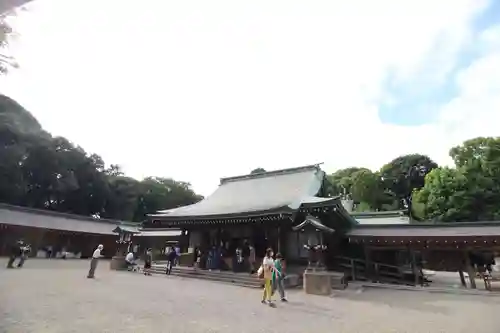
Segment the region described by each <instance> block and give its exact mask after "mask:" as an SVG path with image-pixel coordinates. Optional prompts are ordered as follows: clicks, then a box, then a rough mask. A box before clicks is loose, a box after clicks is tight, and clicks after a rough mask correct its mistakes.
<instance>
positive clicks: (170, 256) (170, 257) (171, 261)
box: [165, 247, 177, 275]
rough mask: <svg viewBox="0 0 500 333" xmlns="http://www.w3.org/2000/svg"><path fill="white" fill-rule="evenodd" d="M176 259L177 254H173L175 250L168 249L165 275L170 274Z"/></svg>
mask: <svg viewBox="0 0 500 333" xmlns="http://www.w3.org/2000/svg"><path fill="white" fill-rule="evenodd" d="M176 257H177V253H176V252H175V249H174V248H173V247H171V248H170V252H168V254H167V259H168V260H167V270H166V272H165V273H166V274H167V275H170V273H172V267H173V266H174V264H175V258H176Z"/></svg>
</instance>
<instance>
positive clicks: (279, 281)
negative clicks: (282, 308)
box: [273, 253, 288, 302]
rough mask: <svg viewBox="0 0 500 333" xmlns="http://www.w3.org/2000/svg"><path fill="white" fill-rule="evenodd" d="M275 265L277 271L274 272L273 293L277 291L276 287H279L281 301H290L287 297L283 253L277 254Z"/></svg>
mask: <svg viewBox="0 0 500 333" xmlns="http://www.w3.org/2000/svg"><path fill="white" fill-rule="evenodd" d="M274 267H275V268H276V271H274V272H273V295H274V293H275V292H276V289H278V291H279V293H280V298H281V301H282V302H288V301H287V299H286V298H285V269H284V267H283V256H282V255H281V253H277V254H276V260H274Z"/></svg>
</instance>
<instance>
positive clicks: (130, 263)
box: [125, 251, 137, 270]
mask: <svg viewBox="0 0 500 333" xmlns="http://www.w3.org/2000/svg"><path fill="white" fill-rule="evenodd" d="M125 265H126V266H127V269H128V270H135V266H137V264H136V263H135V257H134V252H132V251H130V252H129V253H128V254H127V255H126V256H125Z"/></svg>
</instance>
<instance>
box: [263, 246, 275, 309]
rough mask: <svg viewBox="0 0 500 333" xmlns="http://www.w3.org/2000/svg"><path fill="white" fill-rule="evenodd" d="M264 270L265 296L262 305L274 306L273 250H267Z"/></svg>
mask: <svg viewBox="0 0 500 333" xmlns="http://www.w3.org/2000/svg"><path fill="white" fill-rule="evenodd" d="M262 269H263V273H264V294H263V295H262V303H263V304H266V303H267V304H269V305H272V302H271V296H272V281H273V271H275V268H274V260H273V250H272V249H271V248H269V249H267V250H266V256H265V257H264V260H263V261H262Z"/></svg>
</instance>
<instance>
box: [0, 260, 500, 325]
mask: <svg viewBox="0 0 500 333" xmlns="http://www.w3.org/2000/svg"><path fill="white" fill-rule="evenodd" d="M0 264H2V267H0V332H8V333H17V332H19V333H31V332H36V333H56V332H61V333H71V332H75V333H77V332H78V333H79V332H82V333H83V332H85V333H89V332H90V333H92V332H96V333H103V332H112V333H115V332H134V333H138V332H145V333H146V332H167V333H170V332H176V333H184V332H186V333H187V332H189V333H209V332H224V333H225V332H231V333H234V332H239V333H240V332H241V333H246V332H248V333H257V332H259V333H273V332H283V333H294V332H297V333H305V332H318V333H322V332H328V333H330V332H332V333H333V332H335V333H339V332H353V333H354V332H356V333H365V332H366V333H377V332H382V333H391V332H395V333H405V332H408V333H416V332H421V333H434V332H436V333H437V332H453V333H462V332H464V333H465V332H467V333H469V332H470V330H471V329H473V330H479V331H481V333H498V332H500V316H498V314H499V313H500V304H499V302H498V298H496V297H477V296H456V295H443V294H428V293H416V292H405V291H390V290H366V291H364V292H360V293H355V292H351V291H349V292H341V293H339V294H337V295H336V296H334V297H320V296H307V295H305V294H304V293H303V292H302V291H291V292H290V293H289V299H290V303H289V304H280V303H279V304H278V306H277V308H274V309H273V308H270V307H268V306H265V305H262V304H260V296H261V294H260V291H258V290H252V289H246V288H239V287H234V286H228V285H223V284H218V283H211V282H205V281H198V280H193V279H182V278H179V277H174V276H171V277H166V276H151V277H146V276H144V275H141V274H137V273H129V272H113V271H110V270H109V263H108V262H105V261H103V262H101V263H100V266H99V267H98V269H97V279H95V280H89V279H86V278H85V276H86V274H87V269H88V261H85V260H81V261H80V260H68V261H63V260H28V261H27V262H26V267H24V268H23V269H14V270H7V269H4V268H3V267H5V265H4V264H5V261H3V260H0Z"/></svg>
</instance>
